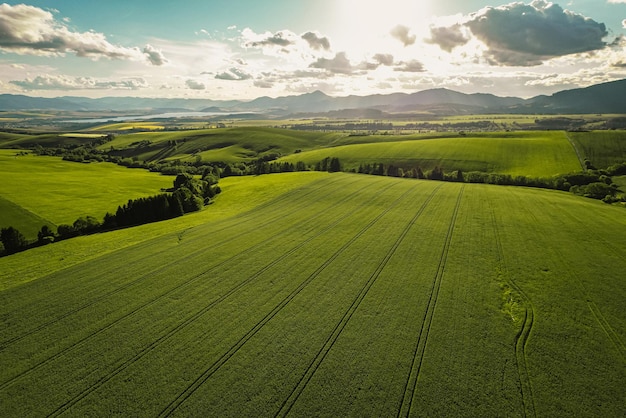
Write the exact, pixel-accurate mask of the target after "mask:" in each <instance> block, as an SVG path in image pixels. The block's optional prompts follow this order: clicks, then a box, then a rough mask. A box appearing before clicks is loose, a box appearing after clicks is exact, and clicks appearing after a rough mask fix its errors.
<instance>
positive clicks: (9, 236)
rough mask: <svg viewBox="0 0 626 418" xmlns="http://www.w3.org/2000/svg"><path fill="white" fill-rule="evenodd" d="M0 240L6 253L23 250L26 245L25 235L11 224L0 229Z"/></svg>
mask: <svg viewBox="0 0 626 418" xmlns="http://www.w3.org/2000/svg"><path fill="white" fill-rule="evenodd" d="M0 241H2V245H4V250H5V251H6V252H7V253H8V254H14V253H16V252H18V251H20V250H23V249H25V248H26V246H27V245H28V241H27V240H26V237H25V236H24V235H22V233H21V232H20V231H18V230H17V229H15V228H13V227H12V226H9V227H8V228H2V230H0Z"/></svg>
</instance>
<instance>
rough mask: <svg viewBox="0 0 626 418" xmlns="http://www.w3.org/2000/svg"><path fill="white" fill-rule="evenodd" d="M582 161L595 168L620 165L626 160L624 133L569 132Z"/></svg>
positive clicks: (625, 133)
mask: <svg viewBox="0 0 626 418" xmlns="http://www.w3.org/2000/svg"><path fill="white" fill-rule="evenodd" d="M568 135H569V137H570V138H571V140H572V141H573V142H574V143H575V144H576V147H577V149H578V151H579V153H580V154H581V157H582V158H583V159H585V158H586V159H588V160H589V161H590V162H591V164H593V165H594V166H595V167H596V168H598V169H600V168H607V167H609V166H610V165H613V164H620V163H623V162H624V161H625V158H626V131H593V132H569V133H568Z"/></svg>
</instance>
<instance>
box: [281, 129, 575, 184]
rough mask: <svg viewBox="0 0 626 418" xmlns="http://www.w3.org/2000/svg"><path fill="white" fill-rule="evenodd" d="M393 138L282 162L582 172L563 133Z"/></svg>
mask: <svg viewBox="0 0 626 418" xmlns="http://www.w3.org/2000/svg"><path fill="white" fill-rule="evenodd" d="M356 138H358V137H356ZM367 138H370V137H367ZM371 138H374V139H375V138H385V137H384V136H382V137H371ZM390 138H394V139H396V142H388V141H389V139H388V138H386V139H384V140H386V141H387V142H378V141H376V142H372V143H366V144H354V145H346V146H338V147H334V148H325V149H318V150H313V151H309V152H302V153H300V154H295V155H290V156H287V157H284V158H283V159H281V160H280V161H289V162H292V163H296V162H297V161H304V162H305V163H307V164H315V163H316V162H318V161H321V160H323V159H324V158H327V157H336V158H339V160H340V161H341V162H342V164H343V166H344V169H355V168H358V166H359V165H361V164H373V163H384V164H385V165H389V164H393V165H396V166H399V167H403V168H412V167H420V168H422V169H423V170H431V169H433V168H435V167H436V166H439V167H442V168H443V169H444V170H445V171H454V170H463V171H482V172H488V173H502V174H511V175H523V176H531V177H542V176H553V175H556V174H563V173H569V172H573V171H580V170H581V165H580V162H579V161H578V159H577V157H576V153H575V151H574V149H573V147H572V146H571V144H570V143H569V142H568V140H567V138H566V136H565V134H564V133H563V132H516V133H500V134H488V135H481V136H475V137H470V136H468V137H459V136H456V137H454V138H436V139H428V140H415V139H412V140H401V139H402V137H398V136H391V137H390ZM417 138H419V136H418V137H417Z"/></svg>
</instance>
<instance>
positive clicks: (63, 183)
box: [0, 150, 173, 237]
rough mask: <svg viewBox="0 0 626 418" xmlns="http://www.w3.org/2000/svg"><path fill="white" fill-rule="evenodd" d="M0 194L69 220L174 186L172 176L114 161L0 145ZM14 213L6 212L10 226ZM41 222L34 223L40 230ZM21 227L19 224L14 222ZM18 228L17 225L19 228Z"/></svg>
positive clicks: (40, 214) (45, 215) (28, 209)
mask: <svg viewBox="0 0 626 418" xmlns="http://www.w3.org/2000/svg"><path fill="white" fill-rule="evenodd" d="M0 178H1V179H2V182H0V197H1V198H2V199H4V200H8V201H10V202H12V204H13V205H15V206H18V207H21V208H22V210H23V211H24V212H23V213H30V214H34V218H32V217H31V219H33V221H37V222H38V223H39V222H40V220H39V219H37V218H42V219H46V220H47V222H49V223H52V224H54V225H59V224H63V223H65V224H71V223H72V222H74V221H75V220H76V219H77V218H78V217H80V216H88V215H90V216H94V217H97V218H99V219H101V218H102V217H103V216H104V214H105V213H106V212H114V211H115V210H116V209H117V207H118V205H121V204H124V203H126V202H127V201H128V199H135V198H138V197H142V196H150V195H154V194H157V193H159V192H160V190H161V188H167V187H171V186H172V181H173V178H172V177H166V176H161V175H159V174H156V173H150V172H148V171H145V170H131V169H127V168H123V167H120V166H117V165H115V164H110V163H97V164H95V163H92V164H79V163H74V162H68V161H63V160H61V158H58V157H39V156H34V155H20V156H16V152H15V151H11V150H0ZM14 221H15V216H13V215H12V216H11V217H8V216H7V217H5V216H3V217H2V219H1V221H0V225H1V226H2V227H6V226H9V223H10V222H14ZM42 225H43V223H42V224H38V225H33V226H32V227H31V230H32V229H35V232H36V230H38V229H39V228H41V226H42ZM13 226H15V227H17V226H16V225H13ZM18 229H19V228H18ZM35 237H36V234H35Z"/></svg>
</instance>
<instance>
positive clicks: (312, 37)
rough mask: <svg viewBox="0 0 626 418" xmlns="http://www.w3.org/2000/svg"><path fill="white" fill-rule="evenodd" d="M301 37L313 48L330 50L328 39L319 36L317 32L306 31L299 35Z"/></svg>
mask: <svg viewBox="0 0 626 418" xmlns="http://www.w3.org/2000/svg"><path fill="white" fill-rule="evenodd" d="M301 38H302V39H304V40H305V41H307V42H308V43H309V46H310V47H311V48H313V49H316V50H320V49H324V50H326V51H328V50H330V41H329V40H328V38H327V37H325V36H321V35H320V34H319V33H317V32H307V33H305V34H303V35H302V36H301Z"/></svg>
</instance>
